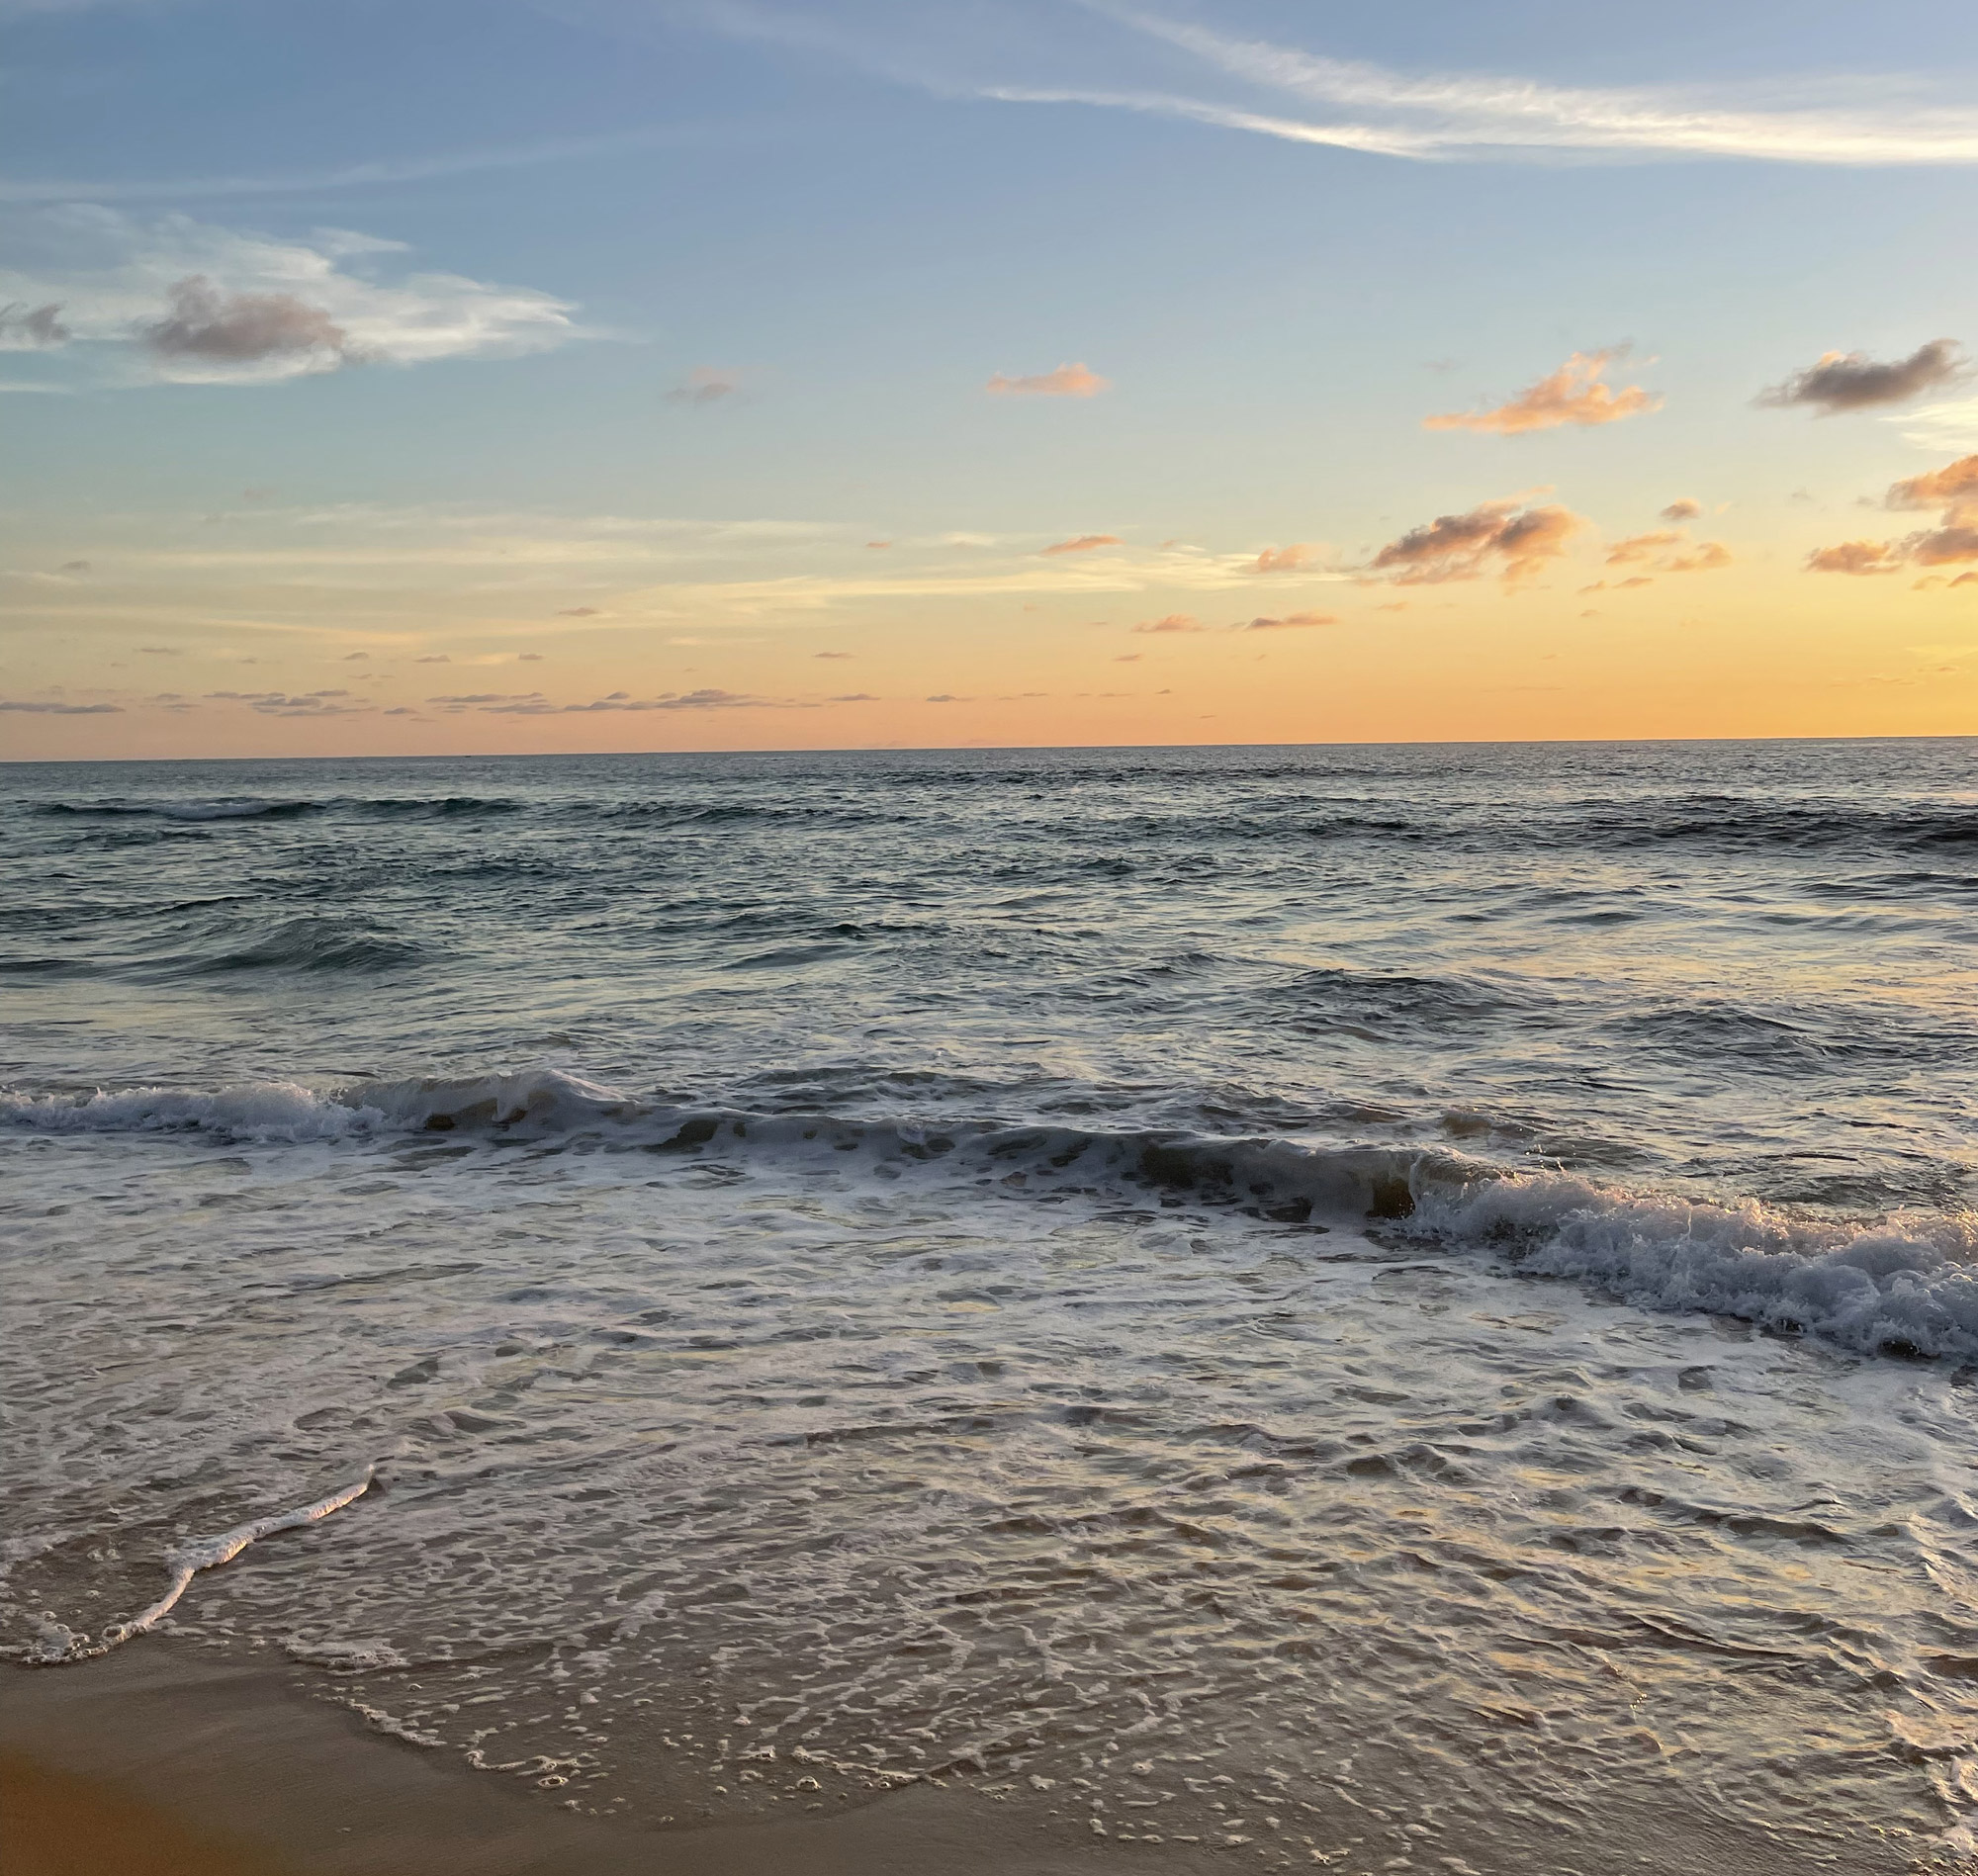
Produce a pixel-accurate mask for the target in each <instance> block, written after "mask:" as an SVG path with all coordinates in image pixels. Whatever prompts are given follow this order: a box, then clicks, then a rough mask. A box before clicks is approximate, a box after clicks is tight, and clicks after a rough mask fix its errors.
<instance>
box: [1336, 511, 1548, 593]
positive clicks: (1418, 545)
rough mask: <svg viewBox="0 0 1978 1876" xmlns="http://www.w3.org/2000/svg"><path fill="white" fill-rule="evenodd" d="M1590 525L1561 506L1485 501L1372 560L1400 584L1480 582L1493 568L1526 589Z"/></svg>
mask: <svg viewBox="0 0 1978 1876" xmlns="http://www.w3.org/2000/svg"><path fill="white" fill-rule="evenodd" d="M1585 525H1586V523H1585V522H1584V520H1582V519H1581V517H1580V516H1578V515H1576V514H1574V513H1573V512H1572V510H1571V509H1568V508H1562V507H1560V506H1558V505H1557V504H1548V505H1547V506H1545V507H1542V508H1520V507H1519V506H1518V504H1517V502H1516V500H1515V499H1514V500H1510V501H1485V502H1483V503H1482V504H1481V505H1480V506H1478V507H1475V508H1472V509H1471V510H1470V512H1469V513H1468V514H1443V515H1438V516H1437V517H1436V518H1435V519H1434V520H1433V521H1425V522H1423V523H1422V525H1421V526H1420V527H1416V528H1410V529H1409V530H1408V531H1407V533H1405V534H1403V535H1402V536H1401V537H1400V538H1399V539H1398V540H1395V541H1390V542H1389V543H1388V545H1387V546H1386V547H1384V548H1382V550H1381V551H1380V552H1379V553H1378V554H1376V555H1375V556H1374V559H1373V562H1372V568H1373V571H1374V572H1375V573H1377V574H1386V575H1388V576H1389V577H1390V578H1391V579H1392V580H1393V581H1394V583H1395V584H1396V585H1401V586H1423V585H1438V584H1440V583H1441V582H1442V581H1447V580H1477V579H1480V578H1482V576H1483V574H1485V573H1487V572H1488V571H1489V570H1490V567H1491V565H1492V564H1493V563H1494V565H1495V566H1496V569H1497V571H1498V574H1499V575H1500V577H1501V578H1502V580H1503V581H1504V584H1505V585H1507V586H1516V585H1521V584H1523V583H1524V582H1525V581H1528V580H1532V579H1535V578H1536V577H1537V576H1538V575H1539V574H1540V573H1542V572H1543V571H1544V570H1545V566H1546V563H1547V562H1548V561H1552V560H1557V559H1558V558H1559V557H1560V556H1561V555H1562V554H1564V553H1565V552H1566V545H1567V542H1568V541H1569V540H1571V539H1572V538H1573V535H1574V534H1576V533H1578V531H1579V530H1580V529H1581V528H1582V527H1584V526H1585Z"/></svg>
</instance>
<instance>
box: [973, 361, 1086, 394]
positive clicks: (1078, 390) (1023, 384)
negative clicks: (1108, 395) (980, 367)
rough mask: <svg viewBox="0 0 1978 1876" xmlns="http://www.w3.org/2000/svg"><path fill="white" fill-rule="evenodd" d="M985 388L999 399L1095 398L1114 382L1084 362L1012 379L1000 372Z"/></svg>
mask: <svg viewBox="0 0 1978 1876" xmlns="http://www.w3.org/2000/svg"><path fill="white" fill-rule="evenodd" d="M982 388H983V390H985V391H987V392H989V393H990V394H991V395H992V396H994V397H998V398H1096V397H1098V395H1099V394H1100V393H1101V392H1102V391H1111V390H1112V389H1113V381H1112V380H1111V379H1110V378H1102V377H1100V375H1099V374H1098V373H1097V372H1096V371H1092V370H1090V369H1088V368H1087V367H1086V366H1084V365H1082V364H1080V365H1060V366H1059V367H1058V368H1057V370H1056V371H1040V372H1036V373H1034V374H1032V375H1031V376H1029V377H1024V378H1009V377H1006V376H1005V375H1004V374H1003V373H1002V372H1000V371H999V372H998V373H997V374H996V375H995V377H993V378H992V379H990V380H989V382H988V383H987V384H986V385H984V386H983V387H982Z"/></svg>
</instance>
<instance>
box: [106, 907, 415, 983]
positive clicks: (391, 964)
mask: <svg viewBox="0 0 1978 1876" xmlns="http://www.w3.org/2000/svg"><path fill="white" fill-rule="evenodd" d="M421 955H423V953H422V951H421V950H420V947H419V946H418V945H416V944H413V943H409V942H407V941H406V940H405V939H403V938H392V937H389V936H386V935H383V934H380V933H377V932H373V931H371V930H370V929H369V928H368V927H366V926H364V925H361V924H359V923H357V922H356V921H354V920H349V919H335V918H297V919H286V920H284V921H283V922H282V923H281V924H279V925H276V926H272V927H270V928H269V929H268V930H266V931H264V932H262V933H260V934H258V935H256V936H251V937H250V936H246V935H242V936H241V937H239V938H234V939H232V940H230V941H229V942H227V943H226V944H225V946H224V947H222V948H220V949H216V950H213V951H211V952H194V953H192V954H190V955H188V956H184V957H179V958H174V959H172V960H170V961H169V962H167V963H163V964H159V965H156V966H153V967H152V968H151V969H150V970H148V971H146V972H145V973H144V974H146V975H149V976H158V977H213V976H219V975H222V974H224V973H225V972H228V971H249V970H291V971H382V970H391V969H396V968H397V967H398V966H400V965H403V964H408V963H411V962H412V961H414V960H415V959H417V958H418V957H420V956H421Z"/></svg>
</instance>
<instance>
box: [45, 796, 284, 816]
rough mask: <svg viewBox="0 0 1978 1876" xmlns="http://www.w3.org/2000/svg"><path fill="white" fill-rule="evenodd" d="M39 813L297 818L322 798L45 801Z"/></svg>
mask: <svg viewBox="0 0 1978 1876" xmlns="http://www.w3.org/2000/svg"><path fill="white" fill-rule="evenodd" d="M36 812H37V813H38V814H48V815H68V816H71V817H75V818H78V819H82V820H103V821H110V820H120V819H125V818H130V817H135V818H138V819H143V820H152V821H297V820H300V819H302V817H303V816H305V815H311V814H320V813H321V812H322V803H321V802H319V801H261V800H256V799H253V798H251V797H249V798H240V799H226V800H217V801H191V800H189V801H127V800H113V801H45V802H42V803H41V804H40V805H39V806H38V807H37V809H36Z"/></svg>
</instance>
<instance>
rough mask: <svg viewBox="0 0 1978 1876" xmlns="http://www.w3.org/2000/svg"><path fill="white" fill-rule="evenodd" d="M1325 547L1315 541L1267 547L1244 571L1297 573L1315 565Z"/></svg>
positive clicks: (1254, 572)
mask: <svg viewBox="0 0 1978 1876" xmlns="http://www.w3.org/2000/svg"><path fill="white" fill-rule="evenodd" d="M1324 553H1325V549H1324V548H1322V547H1321V546H1319V544H1318V543H1317V542H1316V541H1294V542H1292V544H1291V545H1290V546H1289V547H1267V548H1265V549H1264V551H1263V552H1262V553H1261V554H1259V555H1258V556H1257V558H1256V559H1255V560H1253V561H1252V562H1251V563H1250V564H1249V566H1248V568H1247V569H1246V570H1245V571H1246V572H1249V573H1253V574H1297V573H1303V572H1304V570H1305V569H1306V568H1307V567H1312V566H1315V565H1316V564H1317V563H1318V561H1319V560H1320V559H1321V558H1322V557H1323V555H1324Z"/></svg>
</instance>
